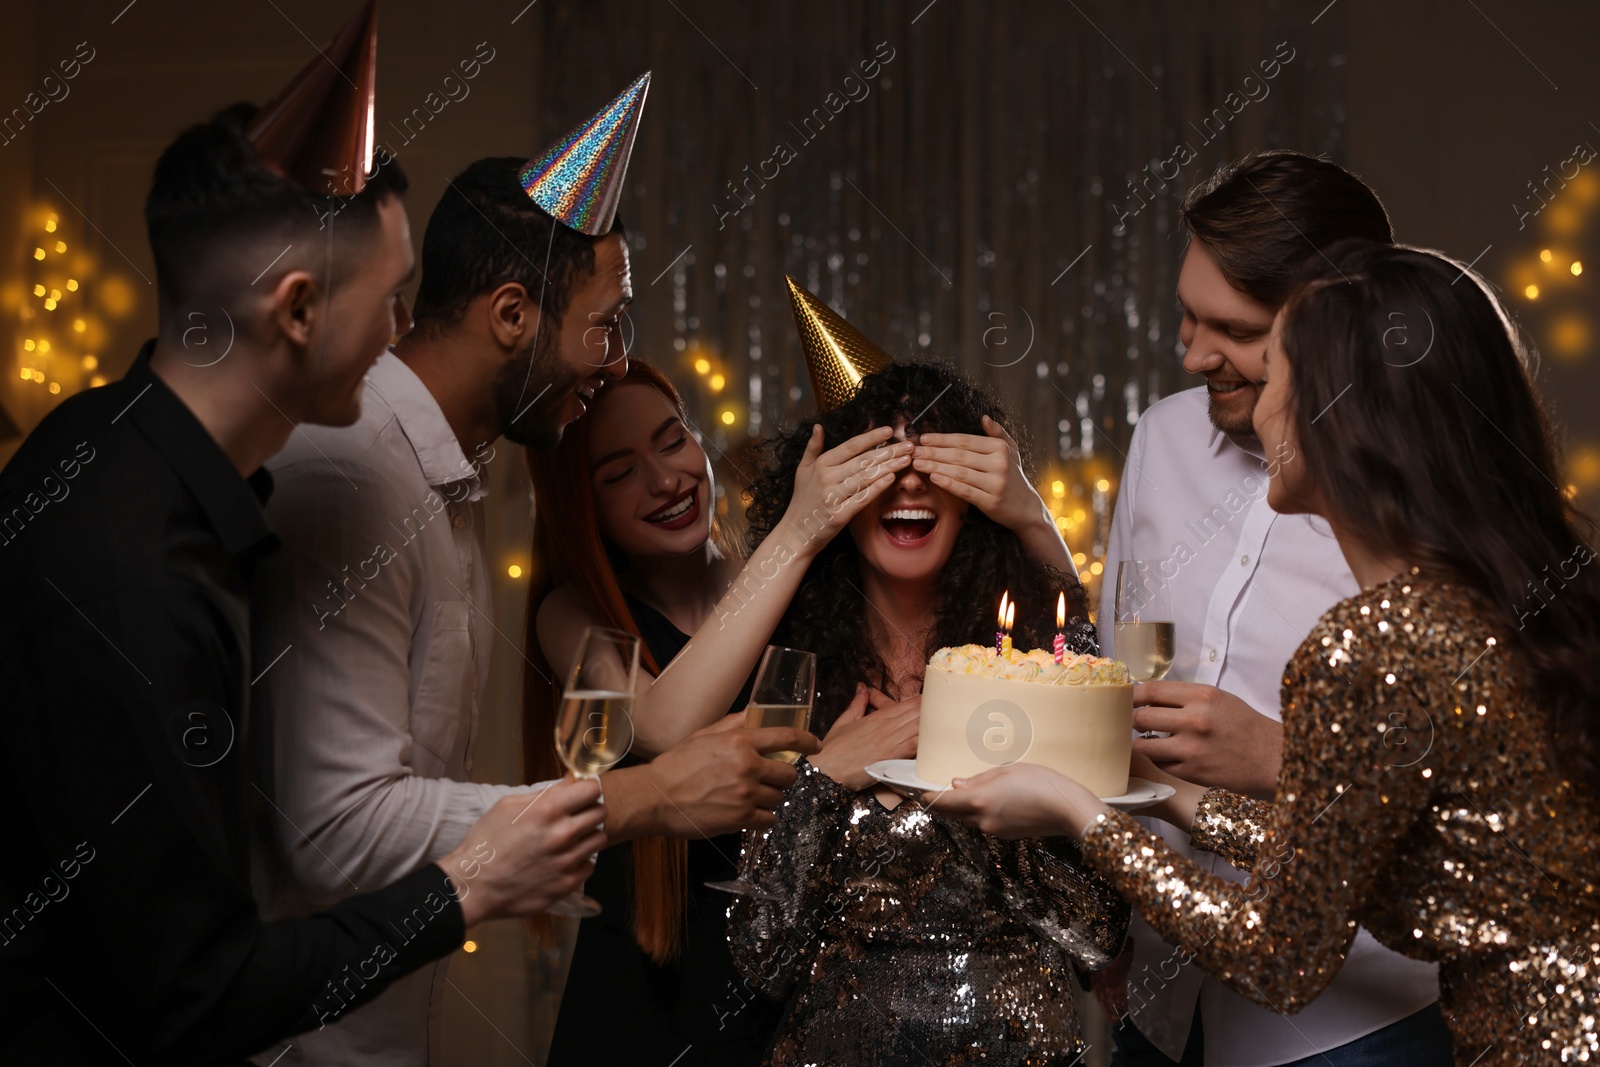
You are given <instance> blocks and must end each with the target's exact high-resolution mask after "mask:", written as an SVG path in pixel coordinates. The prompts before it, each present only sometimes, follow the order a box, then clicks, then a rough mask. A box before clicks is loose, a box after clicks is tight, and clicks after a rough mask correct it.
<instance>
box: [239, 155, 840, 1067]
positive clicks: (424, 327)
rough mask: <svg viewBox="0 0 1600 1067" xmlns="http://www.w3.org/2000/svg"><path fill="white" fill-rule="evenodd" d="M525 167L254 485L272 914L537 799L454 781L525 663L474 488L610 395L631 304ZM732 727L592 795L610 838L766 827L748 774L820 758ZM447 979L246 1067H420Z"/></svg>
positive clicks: (458, 232)
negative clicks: (510, 446) (502, 686)
mask: <svg viewBox="0 0 1600 1067" xmlns="http://www.w3.org/2000/svg"><path fill="white" fill-rule="evenodd" d="M523 163H524V161H523V160H521V159H518V158H509V157H508V158H495V159H485V160H479V161H478V162H477V163H474V164H473V165H471V166H470V167H468V168H467V169H466V170H465V171H464V172H462V173H461V174H459V175H457V176H456V177H455V179H454V180H453V181H452V182H451V184H450V185H449V186H448V187H447V189H446V192H445V194H444V197H443V198H442V199H441V201H440V204H439V206H438V207H437V208H436V209H435V211H434V214H433V217H432V218H431V219H430V221H429V224H428V229H427V233H426V236H425V238H424V241H423V250H422V280H421V283H420V288H419V291H418V299H417V318H418V326H417V328H416V329H415V330H414V331H413V332H411V333H409V334H407V335H406V336H404V337H402V338H401V340H400V341H399V342H398V343H397V344H396V346H395V348H394V349H393V350H392V351H391V352H390V353H388V354H386V355H384V356H382V357H381V358H380V359H379V360H378V362H377V363H376V364H375V365H374V366H373V368H372V370H371V372H370V373H369V375H368V377H367V380H366V384H365V391H364V394H363V396H362V403H361V418H360V420H359V421H358V422H356V423H355V424H354V425H353V426H349V427H344V428H339V429H325V428H315V429H312V428H308V430H307V432H306V433H304V434H302V435H299V436H297V437H296V438H295V439H293V440H292V442H291V444H290V445H289V446H288V447H287V448H285V449H284V451H282V452H281V453H279V454H278V455H277V456H276V457H275V458H274V459H273V460H272V461H271V463H270V464H269V467H270V469H271V470H272V473H273V477H274V480H275V484H276V490H275V492H274V494H273V498H272V503H271V507H270V509H269V514H270V516H271V519H272V522H273V525H274V528H275V529H276V530H278V531H279V534H280V536H281V538H282V541H283V549H282V551H281V552H280V553H279V554H278V555H277V557H276V558H275V561H274V563H273V565H272V567H271V568H270V569H267V570H265V571H264V573H263V575H262V579H263V580H262V581H261V582H260V586H261V588H260V591H259V599H258V604H259V605H260V610H259V614H260V616H261V622H260V626H259V628H258V631H257V633H258V635H259V636H258V639H257V644H256V654H257V655H258V656H262V657H263V658H262V659H261V660H260V662H261V663H263V664H268V666H267V667H266V669H265V671H264V672H263V673H262V675H261V677H260V678H259V679H258V684H257V685H256V689H257V690H258V692H259V694H260V705H259V707H260V709H261V712H262V717H263V718H264V719H265V720H267V721H268V722H269V723H270V726H269V727H268V729H269V731H270V740H271V746H270V747H271V749H272V754H273V757H274V759H275V766H274V767H273V768H272V771H271V773H270V774H269V775H268V776H267V780H268V781H270V782H272V783H273V789H272V792H273V797H272V800H273V803H274V805H275V808H276V811H277V814H278V815H279V816H281V817H280V818H278V819H277V820H276V825H275V826H274V827H273V830H274V834H273V835H272V837H273V839H272V841H271V842H270V843H268V844H267V845H266V847H265V848H264V849H263V856H262V858H263V863H264V866H266V867H267V868H269V870H270V872H271V874H270V888H265V889H264V890H263V895H264V899H263V900H262V904H263V908H264V910H266V911H267V912H268V913H269V914H297V913H300V912H302V911H307V910H310V909H314V908H317V907H321V906H325V905H326V904H331V903H332V902H334V901H337V900H339V899H342V898H343V897H345V896H348V895H349V894H351V893H354V892H355V891H356V889H355V887H356V886H361V887H363V888H375V887H377V886H380V885H384V884H387V883H388V882H391V881H393V880H395V879H396V878H399V877H401V876H403V875H405V874H406V873H408V872H409V871H411V870H413V869H415V868H417V867H418V866H420V865H422V864H425V863H427V862H429V861H430V860H433V859H435V858H437V857H438V856H439V855H442V854H444V853H445V852H448V851H449V850H450V849H452V848H454V847H455V846H456V845H457V844H458V843H459V842H460V840H461V838H462V837H463V836H464V835H465V833H466V831H467V828H468V827H469V826H470V825H471V824H472V823H473V822H474V821H475V820H476V819H477V817H478V816H479V815H480V814H481V813H482V812H483V811H484V810H486V809H487V808H489V807H490V806H492V805H493V804H494V802H495V801H496V800H498V799H499V798H500V797H502V796H504V795H506V794H507V793H509V792H515V791H519V790H528V789H530V788H531V789H539V788H541V787H542V786H533V787H528V786H513V785H488V784H480V783H475V782H472V781H471V780H470V778H471V771H472V766H473V754H474V751H475V750H476V748H477V746H478V745H479V743H480V738H479V736H478V722H479V714H480V711H481V708H482V704H483V701H484V698H485V694H486V691H487V686H488V678H489V658H490V651H491V649H492V648H493V647H494V645H495V643H496V642H497V641H504V642H508V643H509V644H510V649H509V651H510V652H511V653H512V654H513V655H517V656H521V655H522V649H521V647H520V646H519V645H517V644H516V643H515V639H514V638H509V637H506V636H504V635H501V634H498V633H497V631H496V629H495V626H494V623H493V608H492V606H491V604H490V581H489V565H488V561H487V560H486V559H485V555H484V547H483V541H482V530H483V509H482V504H481V498H482V497H483V494H484V489H483V485H482V480H481V476H482V470H483V467H484V465H485V464H487V463H490V462H493V461H494V459H495V452H494V447H493V445H494V442H495V441H497V440H498V439H499V438H500V437H501V436H502V435H504V436H506V437H507V438H509V439H510V440H512V441H514V442H517V443H519V444H530V445H533V446H535V447H541V446H542V447H549V446H552V445H554V444H555V443H556V442H557V441H558V440H559V439H560V435H561V429H562V427H563V426H564V425H565V424H567V423H569V422H571V421H572V420H573V419H575V418H576V417H577V416H578V415H580V414H582V412H583V410H584V399H585V398H586V397H588V396H591V395H592V394H593V391H594V389H595V388H597V387H599V386H600V385H601V384H602V383H603V382H604V381H605V380H607V379H611V378H616V377H620V376H621V375H622V374H623V373H624V372H625V370H626V368H627V362H626V356H625V355H624V354H623V349H622V343H621V337H620V333H619V329H618V325H619V322H620V318H621V316H622V313H623V310H624V308H625V307H626V305H627V303H628V302H629V300H631V298H632V287H631V280H630V277H629V273H628V251H627V245H626V243H625V241H624V236H623V233H622V230H621V226H620V225H617V226H615V227H612V226H611V223H610V221H609V219H608V220H607V222H606V227H607V228H608V232H605V233H603V234H601V235H599V236H588V235H586V234H585V233H582V232H578V231H575V230H573V229H571V228H569V227H568V226H566V225H563V224H562V223H561V222H558V221H556V220H555V219H553V218H551V216H550V215H549V214H546V213H545V212H544V211H543V210H541V208H540V207H539V206H538V205H536V204H535V202H534V201H532V200H530V199H529V197H528V195H526V194H525V193H524V190H523V187H522V185H521V184H520V183H519V171H520V170H521V169H522V167H523ZM524 250H527V252H529V253H533V254H524ZM535 258H537V260H538V264H537V265H535V263H534V260H535ZM464 260H465V261H466V262H468V263H470V264H471V269H470V270H462V269H461V264H462V262H463V261H464ZM541 268H542V269H541ZM524 398H525V399H524ZM508 461H509V462H515V461H514V460H501V462H508ZM541 503H542V502H541ZM552 503H554V502H552ZM269 650H270V651H269ZM502 651H505V650H502ZM738 726H739V722H738V720H737V719H731V720H728V721H727V722H724V723H721V724H719V725H717V726H713V727H710V728H708V729H706V730H702V731H700V732H699V733H697V734H694V735H692V736H691V737H689V738H687V739H685V740H684V741H682V742H680V743H679V744H678V745H676V746H674V747H673V748H671V749H669V750H668V751H667V752H665V753H663V754H662V755H660V756H658V757H657V758H656V759H655V760H653V761H652V762H650V763H648V764H644V765H642V766H638V767H631V768H625V769H619V770H615V771H611V772H608V773H607V774H606V775H604V778H603V782H604V791H605V798H604V799H605V805H606V823H605V827H604V829H605V831H606V834H607V837H608V839H609V840H610V841H611V842H613V843H615V842H617V841H623V840H628V839H630V838H632V837H637V836H641V835H654V834H663V835H677V836H681V837H699V836H708V835H714V834H720V833H728V832H731V831H733V830H736V829H738V828H740V827H744V826H750V825H771V816H770V814H769V810H770V809H772V808H775V807H776V806H777V804H778V803H780V802H781V797H782V793H781V790H782V789H783V788H784V787H786V786H787V785H788V784H789V783H791V782H792V781H793V779H794V770H793V768H792V767H788V766H786V765H784V764H781V763H779V762H777V761H775V760H769V759H764V758H762V754H763V753H764V752H768V751H778V750H781V749H782V748H783V747H784V746H786V745H790V744H792V743H793V742H794V741H799V742H800V743H801V744H802V745H806V746H807V747H808V748H809V749H810V750H811V751H815V750H816V745H815V742H814V740H811V739H809V736H808V735H804V734H800V733H797V732H796V731H792V730H787V729H785V730H775V731H766V730H748V729H739V728H737V727H738ZM496 743H499V744H502V745H507V744H516V743H517V742H516V741H514V740H513V739H512V738H500V739H496ZM552 743H553V742H552ZM445 967H446V963H445V962H440V963H438V964H436V965H434V966H432V967H429V968H424V969H423V970H421V971H418V972H416V973H414V974H413V975H411V976H409V977H407V978H406V979H403V980H401V981H398V982H396V983H395V984H394V985H393V986H391V987H390V988H389V989H388V990H387V991H386V992H385V993H384V994H383V995H381V996H380V997H378V998H377V999H376V1000H373V1001H372V1002H370V1003H368V1004H366V1005H365V1006H363V1007H360V1008H357V1009H355V1010H353V1011H350V1012H348V1013H347V1014H345V1015H344V1016H343V1017H342V1018H340V1019H338V1020H337V1021H335V1022H332V1023H330V1024H329V1025H327V1026H324V1027H323V1028H321V1029H319V1030H316V1031H312V1032H309V1033H306V1034H303V1035H300V1036H299V1037H296V1038H294V1039H293V1040H292V1041H291V1042H290V1043H289V1045H288V1047H287V1048H284V1047H282V1046H279V1047H274V1048H273V1049H270V1050H268V1051H267V1052H266V1053H264V1054H262V1055H261V1056H259V1057H258V1058H257V1062H258V1063H259V1064H263V1065H265V1064H268V1063H276V1064H278V1065H279V1067H283V1065H286V1064H292V1063H299V1064H325V1065H329V1067H333V1065H338V1067H352V1065H358V1064H362V1065H366V1064H370V1065H373V1067H377V1065H383V1067H395V1065H423V1064H430V1063H434V1064H436V1063H438V1062H439V1058H438V1057H439V1007H440V1004H441V1002H442V997H443V993H444V989H445V981H446V979H445Z"/></svg>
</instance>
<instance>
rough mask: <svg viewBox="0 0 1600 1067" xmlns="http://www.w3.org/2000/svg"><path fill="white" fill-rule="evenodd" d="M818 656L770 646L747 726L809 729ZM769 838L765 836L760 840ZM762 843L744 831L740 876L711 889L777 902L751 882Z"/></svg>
mask: <svg viewBox="0 0 1600 1067" xmlns="http://www.w3.org/2000/svg"><path fill="white" fill-rule="evenodd" d="M816 682H817V657H816V654H815V653H812V652H804V651H802V650H800V649H797V648H784V647H782V646H781V645H768V646H767V650H766V651H765V652H763V653H762V654H761V665H760V666H759V667H758V668H757V669H756V681H755V685H754V686H753V687H751V690H750V706H749V707H748V708H747V709H746V711H745V726H746V727H747V728H749V729H756V730H759V729H761V728H762V727H764V726H791V727H793V728H795V729H797V730H806V729H809V728H810V725H811V705H812V702H813V701H814V700H815V698H816ZM767 758H768V759H772V760H778V761H779V762H781V763H791V764H792V763H796V762H798V761H799V759H800V753H799V752H795V751H782V752H769V753H767ZM765 837H766V835H765V834H762V837H761V840H765ZM758 844H759V841H757V840H756V839H755V832H754V831H749V830H747V831H746V832H745V840H744V848H743V850H742V854H741V856H740V860H739V872H738V876H737V877H735V878H734V879H733V880H732V881H726V882H707V883H706V885H707V886H708V887H709V888H711V889H720V890H722V891H723V892H725V893H739V894H744V895H748V896H759V897H764V898H766V899H775V897H776V895H775V894H773V893H770V892H768V891H765V890H761V889H758V888H757V887H756V886H754V885H752V884H751V882H750V880H749V873H750V871H749V866H750V857H751V856H752V855H753V854H754V852H755V849H756V847H757V846H758Z"/></svg>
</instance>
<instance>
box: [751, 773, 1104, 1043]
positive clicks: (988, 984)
mask: <svg viewBox="0 0 1600 1067" xmlns="http://www.w3.org/2000/svg"><path fill="white" fill-rule="evenodd" d="M752 847H753V848H754V849H755V854H754V856H753V857H752V862H753V866H752V871H753V877H752V880H753V881H754V882H755V883H756V884H757V885H759V886H763V887H767V888H769V889H770V890H772V891H775V892H777V893H778V894H781V895H782V899H781V900H778V901H768V900H761V899H757V898H755V897H738V898H736V899H735V902H734V904H733V907H732V909H731V911H730V913H729V939H730V942H731V943H732V945H733V958H734V962H735V963H736V964H737V966H738V968H739V970H740V971H741V972H742V973H743V975H744V979H745V983H746V986H747V988H748V989H749V994H748V995H749V996H750V998H751V999H752V1000H753V1001H755V1002H757V1003H759V1001H760V996H758V994H760V995H764V996H765V997H767V998H772V999H777V1000H780V1001H782V1002H783V1004H784V1018H783V1021H782V1022H781V1023H780V1024H779V1026H778V1033H777V1037H776V1040H775V1042H774V1045H773V1048H772V1051H771V1054H770V1057H769V1059H768V1062H769V1063H771V1064H773V1065H774V1067H796V1065H800V1064H827V1065H843V1064H851V1065H855V1064H860V1065H890V1064H895V1065H900V1064H933V1065H936V1067H947V1065H955V1064H968V1063H983V1064H993V1065H1006V1064H1012V1065H1024V1064H1026V1065H1043V1064H1061V1065H1066V1064H1071V1063H1074V1062H1079V1060H1078V1057H1080V1056H1081V1054H1082V1052H1083V1042H1082V1038H1081V1036H1080V1031H1079V1027H1078V1018H1077V1013H1076V1010H1075V1008H1074V1006H1073V995H1072V986H1073V983H1074V982H1075V981H1076V980H1077V974H1076V968H1078V967H1087V968H1091V969H1092V968H1097V967H1100V966H1102V965H1104V964H1105V963H1106V962H1108V961H1109V960H1110V959H1111V957H1112V956H1114V955H1115V954H1116V953H1117V952H1118V951H1119V950H1120V949H1121V947H1122V943H1123V938H1124V935H1125V932H1126V929H1127V921H1128V907H1127V905H1126V904H1125V903H1124V902H1123V901H1122V899H1121V898H1120V897H1118V896H1117V894H1116V892H1115V891H1114V890H1113V889H1112V888H1111V887H1110V885H1109V883H1107V882H1106V881H1105V880H1103V879H1102V878H1101V877H1100V876H1099V875H1098V874H1095V873H1094V872H1092V871H1091V870H1090V869H1088V868H1087V867H1085V866H1083V865H1082V863H1081V862H1080V860H1079V857H1078V854H1077V850H1076V849H1075V847H1074V846H1072V845H1071V844H1070V843H1069V842H1067V841H1066V840H1065V839H1061V838H1056V839H1050V840H1049V841H1048V842H1040V841H1002V840H1000V839H998V838H992V837H989V836H987V835H985V834H983V833H981V832H979V831H976V830H971V829H968V828H967V827H965V826H962V825H961V824H959V823H956V822H952V821H950V820H947V819H945V818H944V817H942V816H940V815H938V814H936V813H935V812H933V811H930V810H929V809H928V808H926V807H924V806H923V805H922V804H920V803H917V802H916V801H913V800H905V801H902V802H901V803H900V804H899V805H898V806H897V807H895V808H893V809H890V808H886V807H885V806H884V805H883V804H882V803H880V802H879V801H878V799H877V797H876V796H875V795H874V793H873V791H872V790H870V789H868V790H864V791H862V792H859V793H857V792H852V791H851V790H849V789H846V788H845V787H844V786H841V785H840V784H839V783H837V782H835V781H834V780H833V779H831V778H829V777H828V776H827V775H825V774H823V773H822V772H821V771H818V770H817V769H816V768H815V767H812V766H811V765H810V764H809V763H808V762H806V761H804V760H802V761H801V763H800V778H799V780H798V781H797V782H796V783H795V784H794V786H793V787H792V788H791V789H790V791H789V794H788V796H787V798H786V799H785V802H784V804H783V806H782V807H781V808H780V809H779V811H778V820H777V824H776V825H775V826H774V827H773V829H772V831H771V833H770V834H769V835H768V836H767V838H766V839H765V841H764V842H760V843H756V844H753V845H752Z"/></svg>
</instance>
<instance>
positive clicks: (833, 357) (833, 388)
mask: <svg viewBox="0 0 1600 1067" xmlns="http://www.w3.org/2000/svg"><path fill="white" fill-rule="evenodd" d="M784 277H785V280H786V281H788V283H789V302H790V303H791V304H793V305H794V324H795V326H796V327H797V328H798V329H799V330H800V347H801V348H802V349H804V351H805V354H806V367H807V368H808V369H809V370H810V371H811V392H812V393H813V394H814V395H815V396H816V400H817V410H818V411H827V410H828V409H829V408H836V407H838V406H839V405H840V404H843V403H844V402H845V401H847V400H849V399H850V398H851V397H852V396H855V394H856V387H857V386H859V385H860V384H861V379H862V378H864V377H866V376H867V375H869V374H871V373H873V372H874V371H880V370H882V369H883V368H885V367H887V366H888V365H889V364H891V363H893V362H894V360H893V359H891V358H890V357H889V353H887V352H885V351H884V350H883V349H881V348H879V347H878V346H877V345H875V344H873V343H872V342H871V341H869V340H867V338H866V335H865V334H863V333H862V332H861V331H860V330H858V329H856V328H855V327H854V326H852V325H850V324H849V323H848V322H846V321H845V320H844V317H843V316H842V315H840V314H839V313H838V312H837V311H835V310H833V309H832V308H831V307H829V306H828V305H827V304H824V303H823V302H822V301H821V300H819V299H818V298H817V297H816V296H814V295H812V294H811V293H810V292H808V291H806V290H805V289H804V288H802V287H801V285H800V283H799V282H797V281H795V280H794V279H793V278H790V277H788V276H787V275H785V276H784Z"/></svg>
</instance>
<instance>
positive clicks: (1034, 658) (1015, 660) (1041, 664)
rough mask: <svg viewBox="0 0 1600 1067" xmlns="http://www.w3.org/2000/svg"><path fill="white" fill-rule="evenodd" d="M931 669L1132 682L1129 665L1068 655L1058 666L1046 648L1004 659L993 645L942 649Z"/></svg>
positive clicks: (1065, 681)
mask: <svg viewBox="0 0 1600 1067" xmlns="http://www.w3.org/2000/svg"><path fill="white" fill-rule="evenodd" d="M928 669H929V670H943V671H949V672H950V673H951V674H964V675H968V676H969V677H975V678H1000V679H1004V680H1006V681H1012V682H1037V683H1039V684H1041V685H1127V684H1129V681H1130V679H1129V675H1128V666H1127V664H1125V663H1122V662H1121V661H1119V660H1114V659H1107V658H1105V657H1104V656H1088V655H1082V654H1080V653H1075V652H1066V653H1063V655H1062V662H1060V663H1057V662H1056V660H1055V654H1054V653H1053V652H1050V651H1049V650H1047V649H1043V648H1036V649H1033V650H1032V651H1029V652H1023V651H1020V650H1018V649H1012V650H1011V651H1010V653H1009V654H1008V655H1006V656H1002V655H1001V654H1000V653H999V652H998V651H997V650H996V649H995V648H994V646H993V645H957V646H955V647H953V648H941V649H939V651H937V652H935V653H934V654H933V656H932V657H931V658H930V659H929V660H928Z"/></svg>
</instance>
